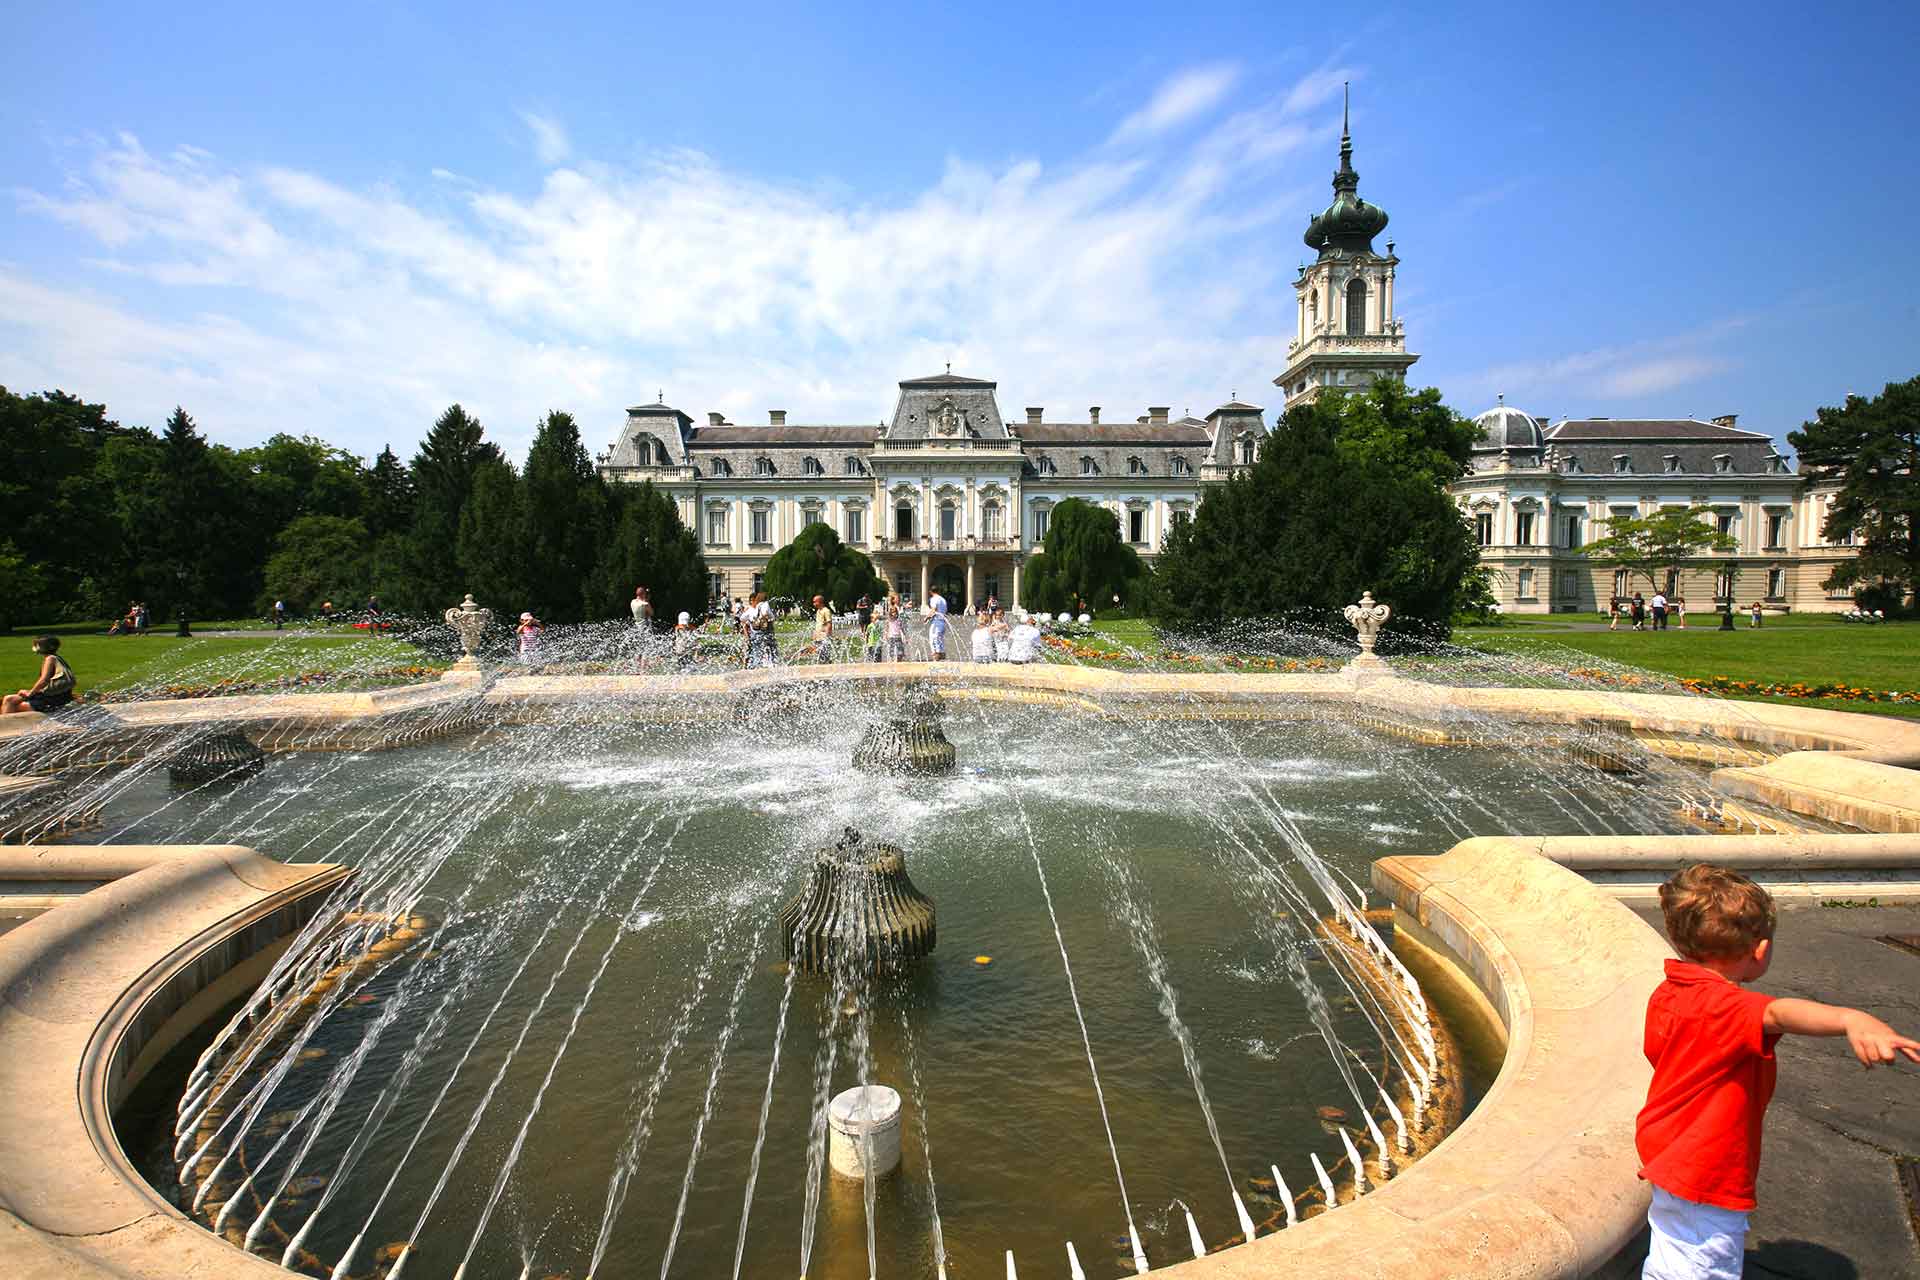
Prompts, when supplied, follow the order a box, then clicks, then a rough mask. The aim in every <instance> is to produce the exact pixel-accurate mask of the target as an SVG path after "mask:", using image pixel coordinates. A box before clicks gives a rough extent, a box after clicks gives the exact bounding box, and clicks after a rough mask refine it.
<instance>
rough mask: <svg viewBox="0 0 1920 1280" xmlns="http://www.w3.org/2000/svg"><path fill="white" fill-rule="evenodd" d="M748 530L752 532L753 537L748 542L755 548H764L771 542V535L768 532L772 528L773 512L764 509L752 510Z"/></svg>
mask: <svg viewBox="0 0 1920 1280" xmlns="http://www.w3.org/2000/svg"><path fill="white" fill-rule="evenodd" d="M748 528H749V529H750V530H751V531H752V535H753V536H752V537H751V538H750V539H749V541H751V542H752V543H753V545H754V546H756V547H764V546H766V545H767V544H768V543H770V542H772V541H773V535H772V534H771V532H770V530H771V529H772V528H773V512H771V511H769V510H767V508H765V507H755V508H754V509H753V519H752V523H751V524H750V525H748Z"/></svg>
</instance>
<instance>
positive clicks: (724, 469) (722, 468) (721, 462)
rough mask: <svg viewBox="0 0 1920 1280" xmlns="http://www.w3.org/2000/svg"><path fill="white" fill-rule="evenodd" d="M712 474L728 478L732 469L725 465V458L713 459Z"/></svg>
mask: <svg viewBox="0 0 1920 1280" xmlns="http://www.w3.org/2000/svg"><path fill="white" fill-rule="evenodd" d="M713 474H714V475H716V476H730V475H732V474H733V468H732V467H730V466H728V465H727V460H726V459H725V458H715V459H714V460H713Z"/></svg>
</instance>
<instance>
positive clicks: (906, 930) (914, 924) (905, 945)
mask: <svg viewBox="0 0 1920 1280" xmlns="http://www.w3.org/2000/svg"><path fill="white" fill-rule="evenodd" d="M780 942H781V946H782V947H783V948H784V950H785V951H786V956H787V960H788V962H789V963H791V964H793V965H795V966H797V967H798V968H799V969H800V970H801V971H802V972H805V973H818V974H832V973H836V972H838V973H845V974H856V975H869V974H876V973H888V972H892V971H894V970H897V969H899V968H902V967H904V966H905V965H907V964H908V963H910V962H912V961H914V960H918V959H920V958H921V957H922V956H928V955H932V954H933V943H934V921H933V899H932V898H929V897H928V896H927V895H926V894H924V893H922V892H920V890H919V889H917V888H915V887H914V883H913V881H912V880H910V879H908V877H907V859H906V855H905V854H904V853H902V852H901V850H900V849H899V848H898V847H896V846H894V845H890V844H881V843H879V842H877V841H874V842H869V841H867V840H866V839H864V838H862V836H861V835H860V833H859V832H858V831H855V830H854V829H853V828H852V827H848V828H847V829H846V834H845V835H844V836H843V837H842V838H841V839H840V841H839V843H837V844H835V845H833V846H831V847H830V848H826V849H822V850H820V852H819V853H817V854H815V855H814V859H813V881H812V883H811V884H809V885H808V886H807V887H806V888H805V889H804V890H802V891H801V892H800V894H799V896H797V897H795V898H794V900H793V901H792V902H789V903H788V904H787V905H786V906H785V907H784V908H783V909H782V910H781V912H780Z"/></svg>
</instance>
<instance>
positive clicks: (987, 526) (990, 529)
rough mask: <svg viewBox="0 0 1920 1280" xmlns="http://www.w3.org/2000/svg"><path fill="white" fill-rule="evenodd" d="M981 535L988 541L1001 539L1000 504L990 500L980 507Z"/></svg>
mask: <svg viewBox="0 0 1920 1280" xmlns="http://www.w3.org/2000/svg"><path fill="white" fill-rule="evenodd" d="M980 536H981V537H983V538H985V539H986V540H987V541H988V542H998V541H999V540H1000V504H999V503H997V502H988V503H985V504H983V505H982V506H981V508H980Z"/></svg>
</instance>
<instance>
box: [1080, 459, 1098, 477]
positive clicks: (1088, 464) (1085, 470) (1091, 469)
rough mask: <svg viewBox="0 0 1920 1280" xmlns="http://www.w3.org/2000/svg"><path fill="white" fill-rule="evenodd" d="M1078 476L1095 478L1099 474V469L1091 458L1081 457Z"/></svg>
mask: <svg viewBox="0 0 1920 1280" xmlns="http://www.w3.org/2000/svg"><path fill="white" fill-rule="evenodd" d="M1080 474H1081V475H1083V476H1097V475H1099V474H1100V468H1099V466H1098V465H1097V464H1096V463H1095V462H1094V460H1093V459H1092V458H1086V457H1083V458H1081V459H1080Z"/></svg>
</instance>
